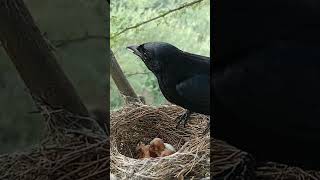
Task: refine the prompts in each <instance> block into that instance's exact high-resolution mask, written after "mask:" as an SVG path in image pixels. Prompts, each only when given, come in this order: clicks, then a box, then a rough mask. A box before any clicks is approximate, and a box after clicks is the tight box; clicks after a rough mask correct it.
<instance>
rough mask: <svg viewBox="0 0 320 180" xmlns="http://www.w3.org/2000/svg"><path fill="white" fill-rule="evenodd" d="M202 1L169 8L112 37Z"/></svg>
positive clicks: (198, 0)
mask: <svg viewBox="0 0 320 180" xmlns="http://www.w3.org/2000/svg"><path fill="white" fill-rule="evenodd" d="M202 1H203V0H197V1H193V2H190V3H186V4H184V5H182V6H180V7H177V8H175V9H171V10H169V11H167V12H165V13H163V14H160V15H159V16H156V17H154V18H151V19H149V20H146V21H143V22H140V23H137V24H135V25H133V26H130V27H127V28H124V29H123V30H120V31H119V32H117V33H115V35H113V36H111V39H113V38H115V37H117V36H119V35H121V34H123V33H125V32H127V31H129V30H131V29H135V28H138V27H140V26H142V25H144V24H147V23H150V22H152V21H155V20H157V19H160V18H162V17H165V16H167V15H169V14H171V13H173V12H176V11H179V10H181V9H184V8H187V7H190V6H193V5H195V4H198V3H200V2H202Z"/></svg>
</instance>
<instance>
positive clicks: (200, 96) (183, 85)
mask: <svg viewBox="0 0 320 180" xmlns="http://www.w3.org/2000/svg"><path fill="white" fill-rule="evenodd" d="M176 90H177V92H178V94H179V95H180V96H181V97H182V98H183V99H185V100H186V101H187V102H190V103H191V104H195V105H199V106H208V107H209V105H210V77H209V76H208V75H205V74H200V75H195V76H192V77H191V78H188V79H186V80H183V81H181V82H180V83H179V84H177V85H176Z"/></svg>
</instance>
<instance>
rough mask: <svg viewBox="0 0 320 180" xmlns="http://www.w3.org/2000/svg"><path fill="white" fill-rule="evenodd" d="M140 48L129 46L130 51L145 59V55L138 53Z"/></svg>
mask: <svg viewBox="0 0 320 180" xmlns="http://www.w3.org/2000/svg"><path fill="white" fill-rule="evenodd" d="M138 47H139V46H138V45H132V46H128V47H127V49H128V50H130V51H131V52H132V53H133V54H135V55H137V56H139V57H140V58H141V59H143V55H142V54H141V53H140V52H139V51H138Z"/></svg>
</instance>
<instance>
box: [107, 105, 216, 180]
mask: <svg viewBox="0 0 320 180" xmlns="http://www.w3.org/2000/svg"><path fill="white" fill-rule="evenodd" d="M184 111H185V110H184V109H182V108H180V107H177V106H174V105H169V106H161V107H158V108H156V107H152V106H146V105H129V106H126V107H124V108H122V109H120V110H118V111H115V112H113V113H111V138H110V143H111V149H110V155H111V167H110V171H111V173H113V174H114V175H115V176H117V177H118V178H120V179H173V178H179V179H183V178H188V179H189V178H195V179H200V178H204V177H209V176H210V135H209V134H210V133H207V134H206V135H203V132H204V130H205V128H206V126H207V123H208V117H207V116H204V115H200V114H193V115H191V117H190V121H189V123H188V124H187V125H186V127H185V128H184V127H183V126H182V127H180V128H176V125H177V122H176V121H175V119H176V117H177V116H179V115H180V114H181V113H183V112H184ZM155 137H159V138H161V139H163V140H164V141H165V142H167V143H169V144H171V145H173V146H174V148H175V149H177V152H176V153H174V154H172V155H170V156H166V157H162V158H148V159H137V154H136V151H135V149H136V146H137V144H138V143H139V142H140V141H141V142H143V143H146V144H148V143H149V142H150V141H151V140H152V139H153V138H155Z"/></svg>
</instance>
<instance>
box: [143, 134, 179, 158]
mask: <svg viewBox="0 0 320 180" xmlns="http://www.w3.org/2000/svg"><path fill="white" fill-rule="evenodd" d="M149 150H150V152H152V153H155V154H157V156H158V157H164V156H169V155H171V154H173V153H175V152H176V150H175V149H174V147H173V146H172V145H170V144H168V143H164V142H163V140H162V139H160V138H154V139H153V140H152V141H151V142H150V149H149Z"/></svg>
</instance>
